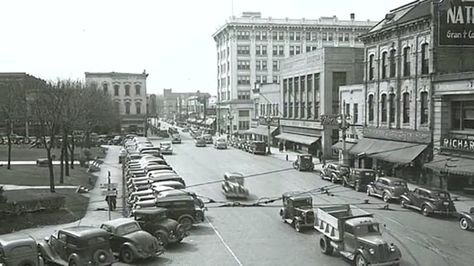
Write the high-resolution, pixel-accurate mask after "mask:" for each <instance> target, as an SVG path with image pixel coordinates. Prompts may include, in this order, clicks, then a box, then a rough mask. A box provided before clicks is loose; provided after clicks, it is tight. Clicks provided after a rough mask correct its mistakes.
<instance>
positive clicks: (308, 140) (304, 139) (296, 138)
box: [275, 133, 320, 145]
mask: <svg viewBox="0 0 474 266" xmlns="http://www.w3.org/2000/svg"><path fill="white" fill-rule="evenodd" d="M275 138H277V139H283V140H288V141H291V142H295V143H301V144H305V145H311V144H313V143H315V142H316V141H318V140H319V138H320V137H313V136H305V135H298V134H291V133H281V134H279V135H277V136H276V137H275Z"/></svg>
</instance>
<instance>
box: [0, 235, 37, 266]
mask: <svg viewBox="0 0 474 266" xmlns="http://www.w3.org/2000/svg"><path fill="white" fill-rule="evenodd" d="M0 265H4V266H18V265H20V266H26V265H28V266H42V265H44V262H43V258H42V257H41V256H39V252H38V248H37V246H36V241H35V240H34V239H33V238H32V237H31V236H29V235H26V234H21V233H12V234H8V235H2V236H0Z"/></svg>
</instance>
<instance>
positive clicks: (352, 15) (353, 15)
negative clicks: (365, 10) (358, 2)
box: [351, 13, 355, 21]
mask: <svg viewBox="0 0 474 266" xmlns="http://www.w3.org/2000/svg"><path fill="white" fill-rule="evenodd" d="M354 19H355V14H354V13H351V20H352V21H354Z"/></svg>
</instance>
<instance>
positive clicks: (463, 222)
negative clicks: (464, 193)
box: [459, 207, 474, 230]
mask: <svg viewBox="0 0 474 266" xmlns="http://www.w3.org/2000/svg"><path fill="white" fill-rule="evenodd" d="M459 226H460V227H461V229H462V230H472V229H474V207H471V209H469V212H461V213H459Z"/></svg>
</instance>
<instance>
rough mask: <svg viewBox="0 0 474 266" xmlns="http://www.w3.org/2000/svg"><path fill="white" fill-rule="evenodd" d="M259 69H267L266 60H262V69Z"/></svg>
mask: <svg viewBox="0 0 474 266" xmlns="http://www.w3.org/2000/svg"><path fill="white" fill-rule="evenodd" d="M261 70H267V60H262V69H261Z"/></svg>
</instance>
